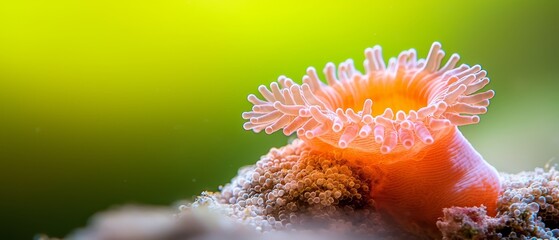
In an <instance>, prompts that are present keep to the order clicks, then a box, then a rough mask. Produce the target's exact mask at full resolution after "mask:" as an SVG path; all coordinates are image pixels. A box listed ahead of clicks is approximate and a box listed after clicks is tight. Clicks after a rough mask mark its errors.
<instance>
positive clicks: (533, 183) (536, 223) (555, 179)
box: [437, 168, 559, 239]
mask: <svg viewBox="0 0 559 240" xmlns="http://www.w3.org/2000/svg"><path fill="white" fill-rule="evenodd" d="M502 178H503V192H502V193H501V195H500V196H499V201H498V204H497V206H498V208H497V209H498V213H497V216H496V217H491V216H487V215H486V211H485V209H484V208H480V207H473V208H460V207H455V208H449V209H445V211H444V217H443V218H442V220H441V221H439V222H438V223H437V226H438V227H439V229H440V230H441V231H442V233H443V236H444V239H503V238H505V239H531V238H538V239H557V238H558V237H559V224H558V223H559V209H558V208H559V188H558V187H559V172H558V171H557V170H555V169H554V168H552V169H550V170H549V171H544V170H543V169H536V171H533V172H522V173H519V174H503V175H502Z"/></svg>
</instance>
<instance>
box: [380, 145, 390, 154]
mask: <svg viewBox="0 0 559 240" xmlns="http://www.w3.org/2000/svg"><path fill="white" fill-rule="evenodd" d="M390 151H392V148H390V147H388V146H381V147H380V152H381V153H382V154H388V153H390Z"/></svg>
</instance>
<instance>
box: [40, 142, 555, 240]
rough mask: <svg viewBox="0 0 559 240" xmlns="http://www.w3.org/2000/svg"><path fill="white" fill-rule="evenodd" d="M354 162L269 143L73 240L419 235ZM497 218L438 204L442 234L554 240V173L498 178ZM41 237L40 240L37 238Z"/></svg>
mask: <svg viewBox="0 0 559 240" xmlns="http://www.w3.org/2000/svg"><path fill="white" fill-rule="evenodd" d="M364 171H368V170H367V169H363V168H362V167H361V166H354V165H351V164H350V163H348V162H346V161H344V159H343V158H338V157H336V156H334V155H324V154H322V155H316V154H311V152H310V150H309V149H308V148H306V147H305V145H304V143H303V142H301V141H295V142H293V143H292V144H290V145H288V146H286V147H283V148H280V149H272V150H271V151H270V153H268V154H267V155H265V156H263V157H262V158H261V159H260V161H258V162H257V163H256V164H255V165H253V166H248V167H244V168H242V169H241V170H239V173H238V175H237V176H236V177H235V178H234V179H233V180H232V181H231V182H230V183H229V184H226V185H225V186H223V187H222V188H221V191H219V192H215V193H211V192H204V193H202V194H201V195H200V196H199V197H197V198H196V199H195V201H194V202H191V203H187V204H182V205H180V207H179V208H178V210H177V209H172V208H153V207H130V206H128V207H123V208H117V209H113V210H110V211H107V212H104V213H100V214H97V215H95V216H94V217H93V218H92V220H91V221H90V223H89V225H88V226H87V227H85V228H83V229H80V230H77V231H75V232H74V233H72V234H71V235H69V236H68V237H67V239H75V240H90V239H91V240H93V239H99V240H186V239H189V240H190V239H193V240H214V239H216V240H217V239H228V240H237V239H238V240H241V239H242V240H245V239H249V240H250V239H270V240H275V239H278V240H279V239H290V240H298V239H301V240H313V239H326V240H328V239H420V238H425V237H424V236H410V235H407V234H405V233H404V231H401V230H400V229H395V228H393V227H390V226H388V225H387V224H386V223H385V222H383V220H382V218H381V217H380V216H379V215H378V214H377V213H376V212H375V203H374V201H372V200H371V199H370V198H369V196H370V194H369V192H370V191H371V189H370V188H374V186H375V185H374V183H371V182H370V181H371V179H368V178H367V177H366V176H370V175H369V174H364ZM501 178H502V179H501V180H502V182H503V186H502V187H503V188H502V191H501V193H500V195H499V201H498V213H497V216H495V217H492V216H488V215H487V213H486V210H485V208H484V207H453V208H447V209H445V210H444V216H443V217H442V218H441V220H440V221H439V222H438V223H437V226H438V228H439V229H440V230H441V232H442V236H444V239H532V238H537V239H557V237H559V229H558V227H559V226H558V225H559V172H558V171H556V170H555V169H554V168H551V169H549V170H543V169H536V170H535V171H530V172H522V173H519V174H501ZM39 239H41V240H46V239H49V238H48V237H46V236H44V237H39Z"/></svg>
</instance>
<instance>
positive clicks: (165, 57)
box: [0, 0, 559, 239]
mask: <svg viewBox="0 0 559 240" xmlns="http://www.w3.org/2000/svg"><path fill="white" fill-rule="evenodd" d="M558 11H559V2H557V1H553V0H549V1H511V0H506V1H461V2H458V1H436V2H423V1H398V2H397V1H329V0H322V1H302V0H296V1H293V0H287V1H259V0H252V1H248V0H236V1H225V0H170V1H130V0H126V1H114V0H110V1H109V0H81V1H79V0H52V1H40V0H18V1H1V2H0V187H1V188H0V216H1V219H2V220H1V221H2V223H1V224H0V229H2V230H1V231H0V235H1V236H0V239H31V238H32V236H33V235H34V234H36V233H48V234H50V235H54V236H63V235H65V234H66V233H68V232H69V231H70V230H72V229H74V228H76V227H79V226H83V225H84V224H85V223H86V219H87V218H88V217H89V216H91V215H92V214H93V213H94V212H96V211H99V210H103V209H106V208H108V207H110V206H112V205H118V204H124V203H147V204H165V205H167V204H171V203H172V202H174V201H175V200H179V199H185V198H186V199H187V198H191V197H192V196H194V195H196V194H198V193H200V192H201V191H203V190H216V189H217V186H218V185H220V184H224V183H226V182H227V181H229V180H230V179H231V177H233V176H234V175H235V173H236V171H237V169H238V168H239V167H240V166H243V165H246V164H251V163H254V162H255V161H256V160H257V159H258V158H259V156H260V155H262V154H264V153H266V152H267V150H268V149H269V148H270V147H272V146H281V145H284V144H285V143H286V142H287V138H286V137H284V136H281V135H277V134H275V135H272V136H267V135H265V134H254V133H252V132H246V131H244V130H243V129H242V127H241V125H242V123H243V120H242V119H241V117H240V116H241V112H242V111H246V110H248V109H249V107H250V106H249V104H248V102H247V101H246V96H247V94H249V93H253V92H256V88H257V86H258V85H260V84H268V83H269V82H271V81H273V80H275V79H276V78H277V76H278V75H280V74H285V75H287V76H289V77H292V78H293V79H297V80H299V79H300V78H301V76H302V75H303V74H304V72H305V69H306V68H307V66H316V67H319V68H322V66H323V65H324V64H325V63H326V62H328V61H333V62H335V63H338V62H340V61H343V60H345V59H346V58H353V59H354V60H355V61H356V62H361V61H362V60H363V50H364V49H365V48H366V47H370V46H373V45H375V44H381V45H382V46H383V49H384V54H385V58H388V57H389V56H394V55H397V54H398V53H399V51H401V50H404V49H408V48H412V47H413V48H416V49H417V50H418V52H419V54H420V56H425V55H426V52H427V50H428V48H429V46H430V45H431V43H432V42H433V41H435V40H437V41H440V42H441V43H442V44H443V48H444V49H445V50H446V52H447V53H449V54H450V53H452V52H458V53H460V54H461V56H462V62H464V63H468V64H476V63H478V64H481V65H482V66H483V67H484V68H485V69H487V70H488V72H489V76H490V77H491V79H492V83H491V88H493V89H495V90H496V92H497V96H496V97H495V98H494V100H493V101H492V104H491V107H490V111H489V113H488V114H486V115H484V116H483V117H482V121H481V123H480V124H478V125H476V126H468V127H464V128H463V132H465V134H466V136H467V137H468V138H469V139H470V140H471V142H472V144H473V145H474V146H475V147H476V148H477V149H478V150H479V152H481V153H482V155H484V156H485V158H486V159H487V160H488V161H489V162H491V163H492V164H494V165H495V166H496V167H497V168H498V169H499V170H501V171H507V172H518V171H521V170H530V169H533V168H534V167H536V166H543V165H544V164H545V163H546V162H548V161H549V160H550V159H552V158H554V157H559V123H558V119H559V60H558V56H559V50H558V49H559V46H558V43H559V30H558V29H559V27H558V26H559V14H557V13H558ZM449 54H448V55H449ZM359 65H360V64H359ZM555 162H559V161H555Z"/></svg>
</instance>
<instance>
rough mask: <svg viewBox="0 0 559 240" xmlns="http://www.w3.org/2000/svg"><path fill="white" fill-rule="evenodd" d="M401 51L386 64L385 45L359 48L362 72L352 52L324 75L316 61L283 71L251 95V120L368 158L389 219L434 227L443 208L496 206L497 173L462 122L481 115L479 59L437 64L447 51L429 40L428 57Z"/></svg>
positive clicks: (426, 230)
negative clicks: (301, 71) (296, 73)
mask: <svg viewBox="0 0 559 240" xmlns="http://www.w3.org/2000/svg"><path fill="white" fill-rule="evenodd" d="M416 55H417V54H416V51H415V50H414V49H410V50H408V51H403V52H402V53H400V55H399V56H398V57H397V58H391V59H390V60H389V61H388V65H385V62H384V60H383V59H382V55H381V48H380V47H379V46H375V47H374V48H371V49H367V50H365V56H366V60H365V61H364V67H365V73H364V74H363V73H361V72H359V71H358V70H356V69H355V67H354V65H353V61H352V60H347V61H345V62H343V63H342V64H340V65H339V67H338V71H337V73H336V68H335V66H334V64H333V63H328V64H326V67H325V68H324V75H325V77H326V81H327V84H325V83H323V82H322V81H321V80H320V79H319V77H318V75H317V72H316V70H315V69H314V68H312V67H311V68H308V69H307V75H305V76H304V77H303V83H302V84H297V83H295V82H294V81H292V80H291V79H289V78H286V77H285V76H280V77H279V79H278V81H277V82H273V83H272V84H271V85H270V87H269V88H267V87H266V86H264V85H262V86H260V87H259V88H258V90H259V92H260V93H261V94H262V97H263V99H259V98H258V97H256V96H255V95H253V94H251V95H249V96H248V100H249V101H250V102H251V103H252V104H254V106H253V107H252V111H250V112H245V113H243V118H244V119H247V120H248V121H247V122H246V123H245V124H244V128H245V129H247V130H253V131H254V132H260V131H262V130H264V131H265V132H266V133H268V134H270V133H273V132H276V131H278V130H280V129H283V133H284V134H285V135H291V134H293V133H297V136H298V137H299V138H300V139H302V140H303V141H304V142H305V143H306V144H307V145H308V146H309V147H310V148H311V149H313V151H315V152H319V153H320V152H321V153H328V154H331V155H332V156H335V157H336V158H341V159H345V160H347V161H348V164H353V165H357V166H363V167H367V169H373V170H370V171H369V173H368V174H370V177H371V178H373V179H374V180H373V181H371V185H372V186H371V191H370V194H371V197H372V199H374V201H375V207H376V208H377V210H378V211H379V212H380V213H381V214H383V216H385V217H386V218H387V219H390V220H391V221H393V222H394V223H397V224H399V225H400V226H402V227H404V228H405V229H408V230H409V231H412V232H421V233H422V234H427V235H431V236H438V235H439V233H438V231H437V229H436V226H435V222H436V220H437V218H439V217H441V216H442V214H443V213H442V209H443V208H447V207H452V206H464V207H466V206H480V205H484V206H485V207H486V209H487V211H488V213H489V214H494V213H495V208H496V202H497V196H498V193H499V191H500V180H499V176H498V173H497V171H496V170H495V169H494V168H493V167H492V166H491V165H489V164H488V163H487V162H486V161H485V160H484V159H483V158H482V157H481V155H480V154H479V153H477V152H476V151H475V149H474V148H473V147H472V146H471V144H470V143H469V142H468V141H467V140H466V139H465V138H464V136H463V135H462V134H461V133H460V131H459V130H458V128H457V127H458V126H462V125H468V124H475V123H478V122H479V120H480V119H479V116H478V115H479V114H484V113H486V112H487V106H488V105H489V99H491V98H492V97H493V96H494V92H493V91H492V90H488V91H484V92H480V93H478V91H480V90H481V89H482V88H484V87H485V86H486V85H487V84H488V83H489V79H488V78H487V77H486V75H487V72H486V71H484V70H482V68H481V67H480V66H479V65H474V66H471V67H470V66H468V65H466V64H462V65H460V66H458V67H457V66H456V65H457V63H458V60H459V56H458V55H457V54H453V55H452V56H450V58H449V60H448V61H447V62H446V64H445V65H444V66H442V67H441V62H442V59H443V58H444V55H445V54H444V52H443V51H442V50H441V45H440V44H439V43H437V42H435V43H433V45H432V46H431V49H430V51H429V54H428V56H427V58H426V59H417V58H416Z"/></svg>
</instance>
